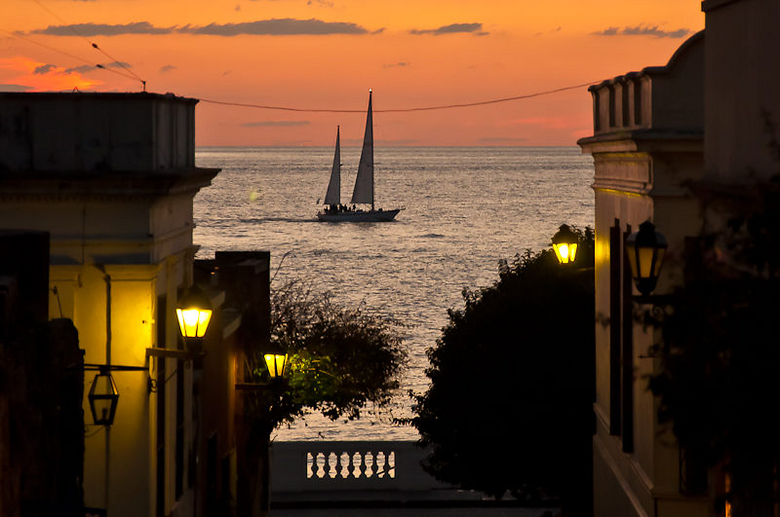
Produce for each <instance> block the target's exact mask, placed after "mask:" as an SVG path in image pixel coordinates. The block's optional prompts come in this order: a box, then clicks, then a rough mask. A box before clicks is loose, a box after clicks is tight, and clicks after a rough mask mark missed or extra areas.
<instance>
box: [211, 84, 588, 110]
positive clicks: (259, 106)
mask: <svg viewBox="0 0 780 517" xmlns="http://www.w3.org/2000/svg"><path fill="white" fill-rule="evenodd" d="M597 82H598V81H590V82H587V83H581V84H576V85H573V86H565V87H563V88H556V89H554V90H545V91H541V92H535V93H529V94H525V95H516V96H514V97H504V98H502V99H491V100H487V101H477V102H466V103H461V104H444V105H440V106H425V107H417V108H394V109H375V110H374V113H409V112H413V111H434V110H444V109H453V108H470V107H474V106H486V105H488V104H498V103H502V102H511V101H517V100H522V99H531V98H533V97H542V96H544V95H551V94H553V93H560V92H565V91H568V90H575V89H577V88H584V87H585V86H590V85H591V84H596V83H597ZM199 100H200V101H201V102H206V103H209V104H218V105H221V106H237V107H241V108H257V109H267V110H278V111H295V112H299V113H365V112H366V110H365V109H361V110H354V109H325V108H321V109H318V108H311V109H307V108H292V107H288V106H268V105H263V104H248V103H242V102H227V101H217V100H212V99H199Z"/></svg>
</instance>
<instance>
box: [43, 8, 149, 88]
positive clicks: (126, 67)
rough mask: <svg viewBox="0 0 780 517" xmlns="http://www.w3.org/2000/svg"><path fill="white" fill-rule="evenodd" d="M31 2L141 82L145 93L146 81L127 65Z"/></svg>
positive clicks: (56, 16)
mask: <svg viewBox="0 0 780 517" xmlns="http://www.w3.org/2000/svg"><path fill="white" fill-rule="evenodd" d="M33 1H34V2H35V3H36V4H38V6H39V7H40V8H41V9H43V10H44V11H46V12H47V13H49V14H51V15H52V16H54V17H55V18H57V19H58V20H59V21H60V23H62V24H63V26H64V27H67V28H68V30H70V31H71V32H72V33H73V34H75V35H76V36H79V37H80V38H83V39H84V40H85V41H86V42H87V43H89V44H90V46H91V47H92V48H94V49H95V50H97V51H98V52H100V53H101V54H103V55H104V56H106V57H107V58H108V59H110V60H111V61H112V62H113V63H116V64H117V65H118V66H120V67H122V68H123V69H124V70H125V71H126V72H128V73H129V74H131V75H132V77H131V79H132V78H135V79H137V80H138V81H140V82H141V84H142V85H143V89H144V91H146V81H144V80H143V79H141V78H140V77H139V76H138V74H136V73H135V72H134V71H133V70H131V69H130V67H128V66H127V65H125V64H124V63H122V62H121V61H119V60H117V59H115V58H114V57H112V56H111V55H109V54H108V52H106V51H105V50H103V49H102V48H100V47H99V46H98V45H97V43H95V42H94V41H91V40H90V39H89V38H87V37H86V36H84V35H83V34H81V33H79V31H77V30H76V29H75V28H74V27H73V25H70V24H68V23H67V22H66V21H65V20H63V19H62V18H60V17H59V16H58V15H57V13H55V12H54V11H52V10H51V9H49V8H48V7H46V6H45V5H43V4H42V3H41V2H40V1H39V0H33ZM97 66H98V68H103V69H104V70H108V69H107V68H105V67H104V66H101V65H97Z"/></svg>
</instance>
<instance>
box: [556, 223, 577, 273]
mask: <svg viewBox="0 0 780 517" xmlns="http://www.w3.org/2000/svg"><path fill="white" fill-rule="evenodd" d="M578 242H579V240H578V239H577V234H576V233H574V232H573V231H571V228H569V226H568V225H565V224H562V225H561V227H560V228H559V229H558V231H557V232H556V233H555V235H553V236H552V247H553V250H555V256H556V257H557V258H558V263H559V264H571V263H572V262H574V259H575V258H576V257H577V244H578Z"/></svg>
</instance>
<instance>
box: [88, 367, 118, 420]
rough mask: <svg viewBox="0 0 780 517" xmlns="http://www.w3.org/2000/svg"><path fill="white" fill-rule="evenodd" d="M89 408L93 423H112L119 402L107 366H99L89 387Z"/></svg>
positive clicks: (114, 384)
mask: <svg viewBox="0 0 780 517" xmlns="http://www.w3.org/2000/svg"><path fill="white" fill-rule="evenodd" d="M87 398H88V399H89V409H90V410H91V411H92V420H93V421H94V423H95V425H111V424H113V423H114V415H115V414H116V406H117V404H118V403H119V392H118V391H117V389H116V383H114V378H113V377H112V376H111V372H110V371H109V367H108V366H101V367H100V371H99V373H98V374H97V375H95V379H94V380H93V381H92V387H90V388H89V395H87Z"/></svg>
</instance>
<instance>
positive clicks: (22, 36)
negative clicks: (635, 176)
mask: <svg viewBox="0 0 780 517" xmlns="http://www.w3.org/2000/svg"><path fill="white" fill-rule="evenodd" d="M703 26H704V15H703V14H702V13H701V8H700V1H699V0H545V1H531V0H231V1H224V0H88V1H85V0H2V16H0V91H62V90H67V91H70V90H72V89H73V88H74V87H77V88H78V89H79V90H81V91H121V92H124V91H140V90H141V88H142V86H141V83H140V81H139V80H137V79H136V78H135V77H133V76H137V77H139V78H141V79H143V80H145V81H147V90H148V91H150V92H156V93H167V92H172V93H175V94H177V95H183V96H188V97H195V98H199V99H211V100H217V101H224V102H235V103H247V104H262V105H272V106H289V107H295V108H304V109H355V110H364V109H365V107H366V102H367V97H368V96H367V93H368V89H369V88H373V91H374V109H375V110H376V111H379V110H382V109H398V108H414V107H427V106H439V105H447V104H460V103H469V102H479V101H486V100H491V99H500V98H506V97H514V96H519V95H526V94H532V93H536V92H541V91H546V90H553V89H557V88H562V87H567V86H573V85H578V84H582V83H589V82H599V81H600V80H602V79H607V78H610V77H614V76H616V75H621V74H624V73H626V72H629V71H632V70H640V69H642V68H643V67H645V66H651V65H663V64H665V63H666V62H667V60H668V59H669V57H670V56H671V55H672V54H673V52H674V50H675V49H676V48H677V47H678V46H679V45H680V44H682V42H683V41H685V39H686V38H687V37H689V36H690V35H692V34H693V33H695V32H696V31H698V30H700V29H702V28H703ZM91 43H96V44H97V45H98V46H99V47H100V49H101V50H102V51H103V52H104V53H101V52H98V51H97V50H95V49H93V48H92V46H91ZM113 60H116V61H119V62H121V64H122V65H124V68H123V67H122V66H119V65H117V63H115V62H114V63H112V61H113ZM96 64H102V65H104V66H105V68H106V69H99V68H97V67H96V66H95V65H96ZM196 113H197V115H196V116H197V122H196V128H197V129H196V142H197V144H198V145H261V146H264V145H306V146H308V145H332V144H333V141H334V138H335V130H336V125H337V124H340V125H341V134H342V142H343V143H344V144H345V145H357V144H358V142H359V141H360V140H361V139H362V132H363V125H364V123H365V115H364V114H361V113H357V114H349V113H305V112H289V111H275V110H261V109H252V108H240V107H227V106H220V105H216V104H211V103H207V102H201V103H200V104H199V105H198V108H197V111H196ZM374 124H375V135H374V136H375V139H376V142H377V145H378V146H381V145H384V146H424V145H434V146H438V145H442V146H471V145H474V146H484V145H574V144H575V142H576V140H577V138H580V137H582V136H586V135H588V134H591V133H592V124H591V100H590V94H589V93H588V91H587V88H586V87H582V88H577V89H575V90H571V91H566V92H563V93H557V94H553V95H549V96H543V97H537V98H532V99H525V100H517V101H512V102H506V103H500V104H494V105H489V106H482V107H472V108H459V109H450V110H440V111H422V112H412V113H378V112H377V113H375V116H374Z"/></svg>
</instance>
